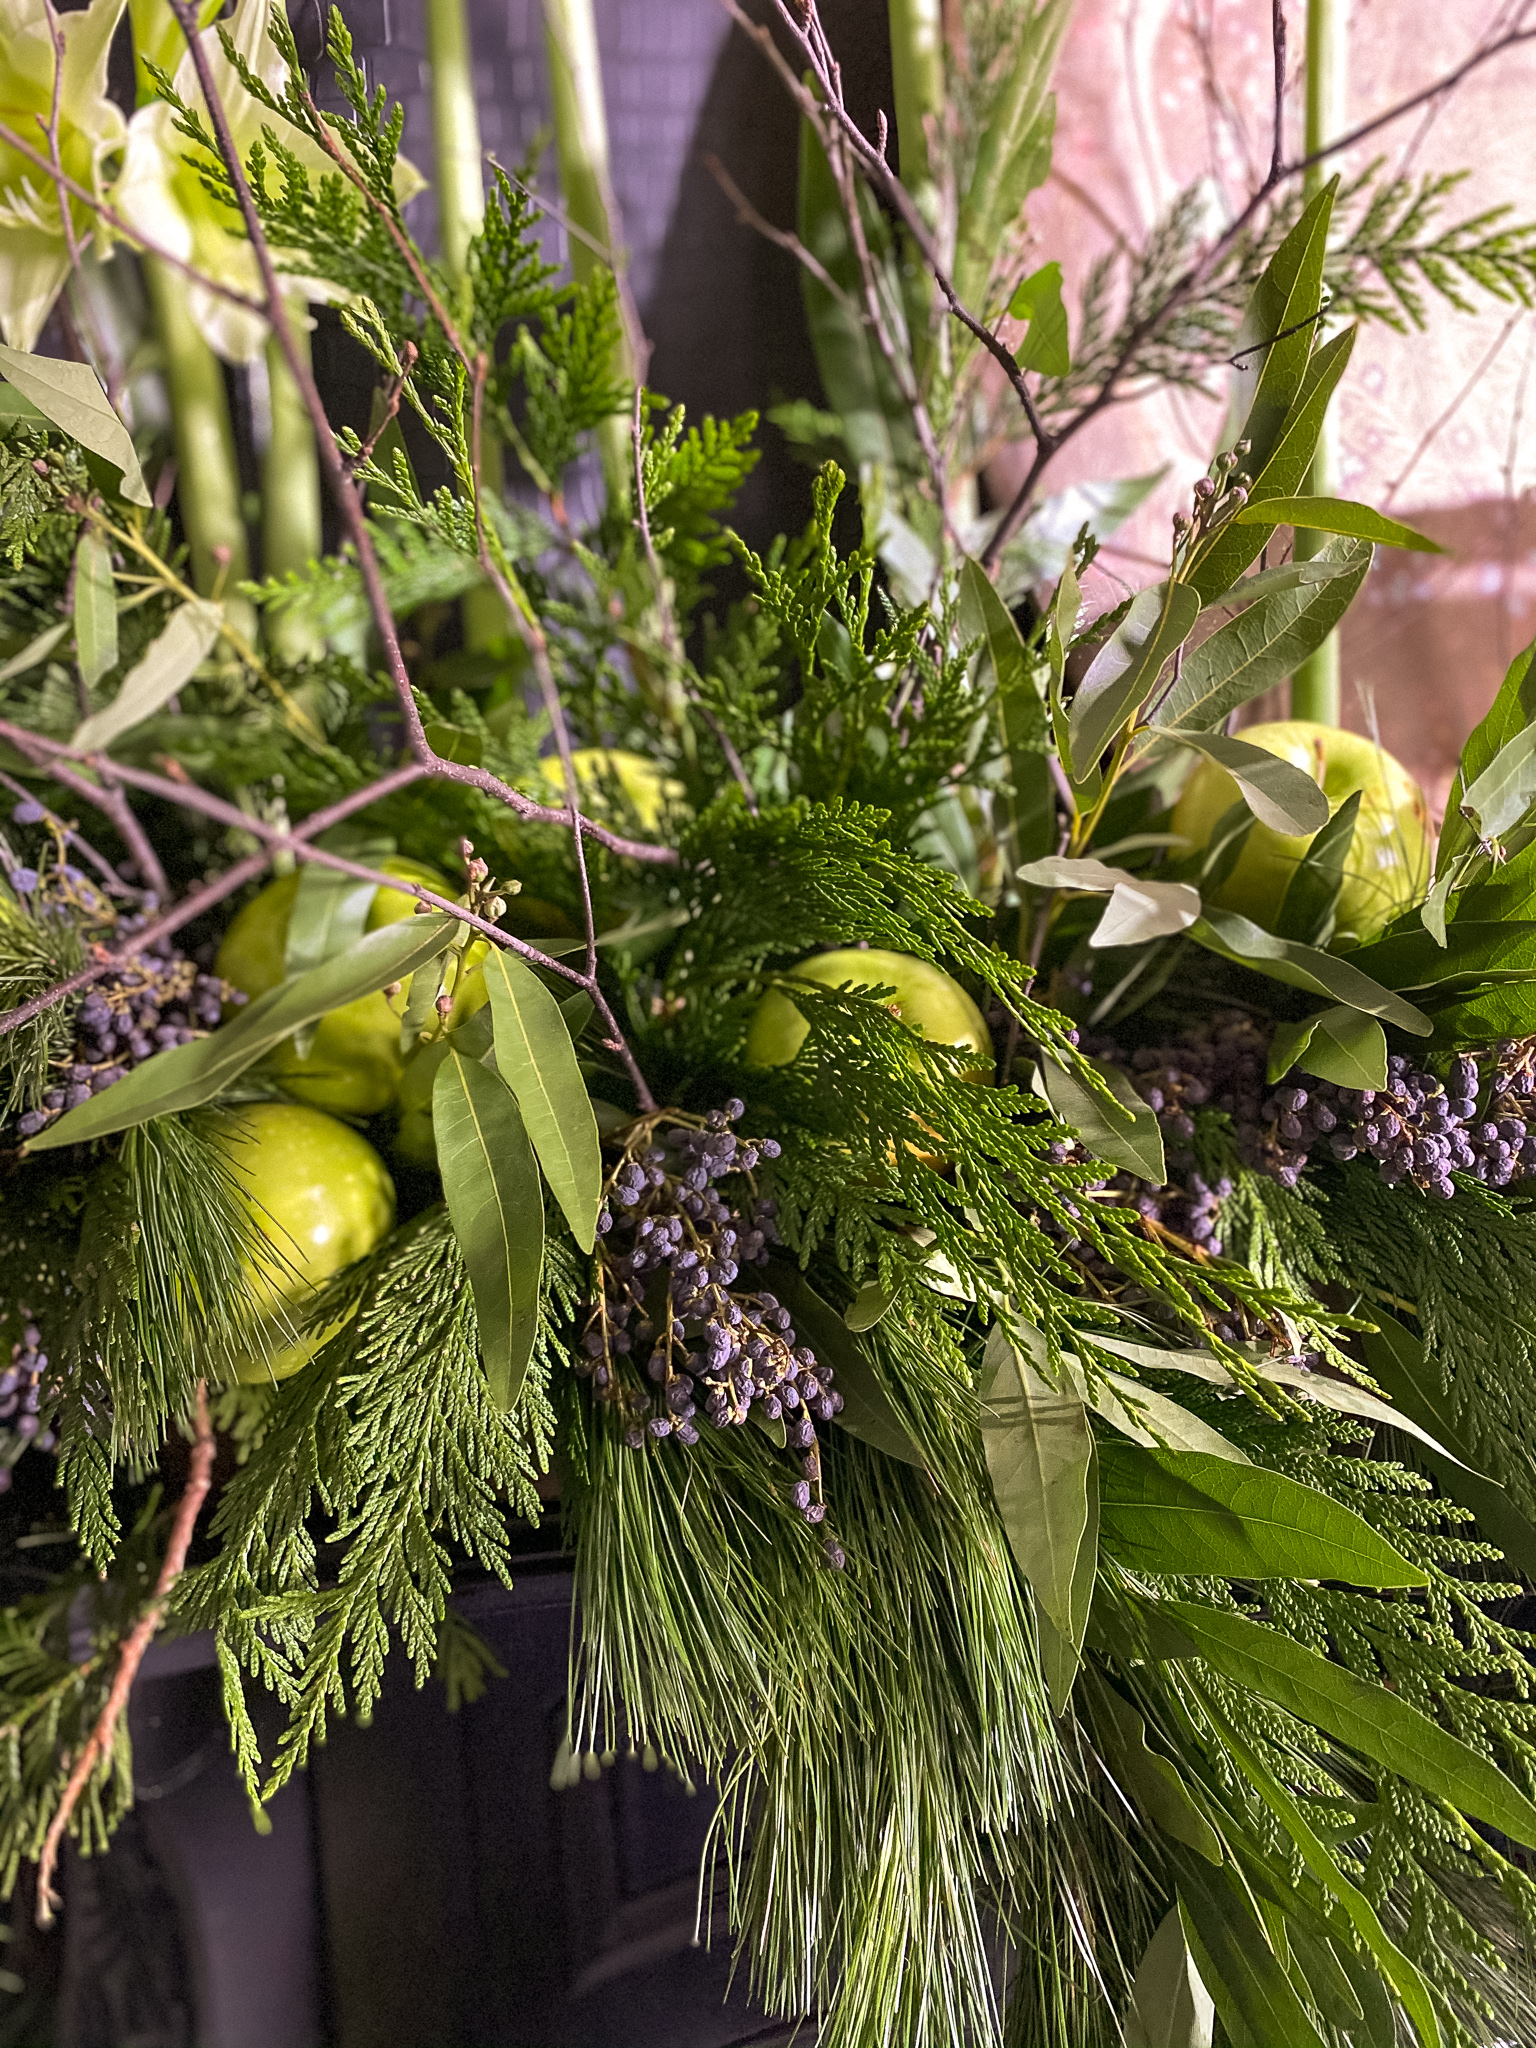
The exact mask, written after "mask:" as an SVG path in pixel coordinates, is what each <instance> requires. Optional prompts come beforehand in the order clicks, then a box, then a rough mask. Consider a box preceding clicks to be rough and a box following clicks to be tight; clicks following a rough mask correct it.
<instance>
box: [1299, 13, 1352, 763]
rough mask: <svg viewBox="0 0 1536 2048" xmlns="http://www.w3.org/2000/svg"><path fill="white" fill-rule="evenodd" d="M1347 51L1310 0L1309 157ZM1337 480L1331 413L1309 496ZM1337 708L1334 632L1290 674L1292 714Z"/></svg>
mask: <svg viewBox="0 0 1536 2048" xmlns="http://www.w3.org/2000/svg"><path fill="white" fill-rule="evenodd" d="M1345 49H1346V43H1345V21H1344V0H1307V142H1306V151H1307V155H1308V156H1310V155H1311V154H1312V152H1313V151H1314V150H1316V149H1321V148H1322V147H1323V145H1324V144H1325V143H1327V142H1329V141H1331V140H1332V138H1333V137H1334V136H1336V135H1339V134H1342V133H1343V130H1344V125H1345V113H1344V79H1345V72H1344V56H1345ZM1329 175H1330V166H1328V165H1327V164H1314V165H1313V166H1312V168H1311V170H1309V171H1308V172H1307V173H1306V196H1307V198H1308V199H1311V198H1312V197H1313V195H1314V194H1315V193H1317V192H1319V191H1321V189H1322V186H1323V183H1324V180H1325V179H1326V178H1327V177H1328V176H1329ZM1338 481H1339V479H1338V431H1337V428H1336V426H1335V423H1334V420H1333V418H1332V416H1331V414H1330V415H1329V416H1326V417H1325V418H1324V420H1323V425H1322V431H1321V432H1320V433H1319V435H1318V437H1317V450H1316V453H1315V454H1314V455H1313V457H1312V467H1311V470H1310V472H1309V473H1308V477H1307V483H1306V491H1307V495H1308V496H1309V497H1316V498H1322V497H1327V496H1329V495H1330V494H1331V493H1332V492H1333V491H1335V490H1337V489H1338ZM1325 538H1326V536H1325V535H1323V534H1320V533H1306V532H1300V533H1298V534H1297V535H1296V553H1297V555H1298V556H1303V557H1304V556H1309V555H1314V554H1316V553H1317V550H1318V548H1319V547H1320V546H1321V545H1322V542H1323V540H1324V539H1325ZM1339 708H1340V688H1339V636H1338V633H1337V631H1335V632H1332V633H1330V634H1329V636H1328V638H1327V639H1326V640H1325V641H1324V642H1323V644H1322V646H1321V647H1319V648H1318V649H1317V651H1316V653H1315V654H1310V655H1308V657H1307V659H1306V660H1305V661H1304V662H1303V663H1302V664H1301V666H1300V668H1298V669H1297V671H1296V673H1295V675H1294V676H1293V677H1292V678H1291V716H1292V717H1293V718H1315V719H1316V720H1317V721H1318V722H1319V724H1322V725H1337V724H1338V722H1339Z"/></svg>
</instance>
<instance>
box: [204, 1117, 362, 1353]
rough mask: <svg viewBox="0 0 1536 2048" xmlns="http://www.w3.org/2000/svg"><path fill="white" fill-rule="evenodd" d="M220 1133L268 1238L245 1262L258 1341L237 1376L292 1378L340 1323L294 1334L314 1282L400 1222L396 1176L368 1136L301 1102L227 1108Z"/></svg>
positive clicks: (247, 1200) (338, 1268)
mask: <svg viewBox="0 0 1536 2048" xmlns="http://www.w3.org/2000/svg"><path fill="white" fill-rule="evenodd" d="M216 1142H217V1143H218V1145H219V1146H220V1149H221V1150H222V1151H223V1152H224V1154H225V1156H226V1158H227V1159H228V1161H229V1165H230V1170H231V1172H232V1174H233V1176H234V1180H235V1184H236V1187H237V1189H238V1191H239V1195H240V1199H241V1201H242V1202H243V1203H244V1204H245V1207H246V1209H247V1211H248V1212H249V1214H250V1216H251V1217H252V1219H253V1221H254V1222H255V1223H256V1225H257V1227H258V1229H259V1230H260V1231H261V1233H262V1235H263V1237H265V1238H266V1239H267V1241H268V1243H269V1244H270V1245H271V1247H272V1254H271V1256H270V1257H269V1258H266V1259H262V1260H260V1261H254V1260H253V1261H252V1262H251V1263H250V1265H249V1267H248V1270H247V1287H248V1289H249V1292H250V1298H251V1312H252V1317H253V1321H254V1324H255V1330H256V1341H255V1343H254V1344H253V1347H252V1350H251V1354H250V1356H249V1357H248V1358H246V1359H245V1360H243V1361H242V1363H241V1364H240V1365H239V1366H238V1367H237V1369H236V1377H237V1378H238V1379H240V1380H241V1381H242V1382H244V1383H245V1384H246V1385H261V1384H264V1383H266V1382H268V1381H271V1380H283V1379H287V1378H288V1377H289V1376H290V1374H292V1373H296V1372H298V1371H299V1369H300V1368H301V1367H302V1366H305V1365H307V1364H308V1363H309V1361H310V1359H311V1358H313V1356H314V1354H315V1353H316V1351H318V1350H319V1348H320V1346H321V1345H322V1344H323V1343H324V1342H325V1341H326V1339H327V1338H328V1337H331V1336H332V1335H334V1334H335V1331H336V1330H337V1329H339V1328H340V1327H341V1326H340V1324H339V1323H336V1324H332V1325H331V1326H330V1327H329V1328H328V1329H322V1330H316V1331H310V1332H307V1333H306V1334H305V1335H303V1336H295V1335H294V1326H295V1323H296V1321H297V1319H298V1316H299V1315H301V1314H302V1312H303V1309H304V1307H305V1305H306V1303H307V1302H308V1301H309V1300H310V1299H311V1298H312V1297H313V1295H314V1293H315V1291H316V1289H317V1288H319V1287H320V1286H321V1284H322V1283H323V1282H324V1281H326V1280H329V1279H330V1278H331V1276H332V1275H333V1274H335V1273H339V1272H340V1271H341V1270H342V1268H343V1267H345V1266H350V1265H352V1264H353V1263H354V1261H356V1260H358V1259H360V1258H362V1257H364V1256H365V1254H366V1253H368V1252H371V1251H372V1250H373V1248H374V1246H375V1245H376V1244H378V1242H379V1241H380V1239H381V1238H383V1237H385V1236H387V1235H388V1233H389V1232H390V1231H391V1230H392V1229H393V1228H394V1223H395V1186H394V1182H393V1181H392V1180H391V1179H390V1177H389V1174H388V1172H387V1171H386V1169H385V1165H384V1162H383V1160H382V1159H381V1158H380V1157H379V1155H378V1153H377V1152H375V1151H374V1149H373V1147H372V1146H371V1145H370V1144H369V1143H368V1140H367V1139H366V1138H364V1137H362V1136H360V1135H359V1133H358V1132H356V1131H354V1130H353V1129H351V1127H350V1126H349V1125H347V1124H344V1123H340V1122H338V1120H337V1119H336V1118H335V1117H333V1116H327V1115H325V1113H324V1112H323V1111H322V1110H318V1109H309V1108H306V1107H305V1106H304V1105H303V1104H301V1103H295V1102H257V1103H251V1104H250V1105H248V1106H247V1107H244V1108H241V1109H238V1110H231V1111H230V1112H229V1113H228V1114H227V1115H226V1116H223V1117H221V1118H220V1121H219V1127H218V1131H217V1139H216Z"/></svg>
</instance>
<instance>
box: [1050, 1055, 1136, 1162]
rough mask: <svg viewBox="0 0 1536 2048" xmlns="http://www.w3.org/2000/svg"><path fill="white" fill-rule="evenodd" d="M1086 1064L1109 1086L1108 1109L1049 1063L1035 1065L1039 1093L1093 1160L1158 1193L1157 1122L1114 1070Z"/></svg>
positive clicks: (1095, 1095) (1080, 1083)
mask: <svg viewBox="0 0 1536 2048" xmlns="http://www.w3.org/2000/svg"><path fill="white" fill-rule="evenodd" d="M1089 1064H1090V1065H1091V1066H1093V1067H1094V1068H1095V1069H1096V1070H1097V1072H1098V1073H1099V1074H1100V1076H1101V1077H1102V1078H1103V1080H1104V1081H1105V1083H1106V1084H1107V1085H1108V1087H1109V1089H1110V1092H1111V1093H1112V1094H1113V1096H1114V1098H1115V1099H1114V1101H1113V1102H1112V1103H1109V1102H1105V1101H1104V1099H1103V1097H1102V1096H1101V1095H1099V1094H1098V1093H1097V1092H1096V1090H1094V1089H1093V1088H1091V1087H1089V1086H1088V1084H1087V1083H1086V1082H1084V1081H1081V1080H1079V1079H1078V1077H1077V1075H1076V1074H1073V1073H1069V1072H1068V1071H1067V1069H1066V1068H1065V1067H1062V1066H1058V1065H1057V1064H1056V1062H1055V1061H1054V1060H1052V1059H1049V1058H1042V1060H1041V1062H1040V1068H1039V1072H1040V1088H1041V1093H1042V1094H1043V1095H1044V1096H1045V1099H1046V1101H1047V1102H1049V1103H1050V1105H1051V1108H1052V1109H1053V1110H1054V1111H1055V1113H1056V1115H1057V1116H1058V1117H1059V1118H1060V1120H1061V1122H1062V1123H1064V1124H1068V1125H1070V1126H1071V1128H1072V1129H1073V1130H1074V1131H1076V1132H1077V1134H1078V1136H1079V1137H1080V1138H1081V1139H1082V1141H1083V1143H1084V1144H1085V1145H1086V1146H1087V1147H1088V1149H1089V1151H1090V1152H1092V1153H1093V1154H1094V1155H1095V1156H1096V1157H1097V1158H1099V1159H1102V1160H1104V1161H1105V1162H1106V1163H1107V1164H1108V1165H1110V1166H1118V1167H1121V1168H1122V1169H1123V1170H1124V1171H1125V1172H1126V1173H1134V1174H1135V1175H1136V1176H1137V1177H1138V1178H1139V1179H1141V1180H1145V1181H1150V1182H1151V1184H1152V1186H1153V1187H1161V1186H1162V1185H1163V1182H1164V1181H1165V1180H1166V1179H1167V1177H1168V1171H1167V1165H1166V1163H1165V1161H1164V1157H1163V1134H1162V1130H1161V1129H1160V1127H1159V1125H1158V1121H1157V1118H1156V1117H1155V1116H1154V1115H1153V1113H1152V1111H1151V1110H1150V1109H1149V1108H1148V1107H1147V1105H1146V1103H1145V1102H1143V1101H1142V1099H1141V1097H1140V1096H1139V1095H1138V1094H1137V1093H1136V1090H1135V1089H1134V1088H1133V1087H1132V1086H1131V1084H1130V1082H1129V1081H1128V1080H1127V1078H1126V1077H1125V1075H1124V1074H1122V1073H1121V1072H1120V1071H1119V1069H1118V1068H1117V1067H1111V1066H1109V1065H1107V1064H1106V1063H1105V1062H1103V1061H1102V1060H1093V1061H1090V1062H1089Z"/></svg>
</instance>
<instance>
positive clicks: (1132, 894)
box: [1018, 854, 1200, 946]
mask: <svg viewBox="0 0 1536 2048" xmlns="http://www.w3.org/2000/svg"><path fill="white" fill-rule="evenodd" d="M1018 878H1019V880H1020V881H1021V882H1027V883H1029V885H1030V886H1031V887H1032V888H1036V889H1082V890H1085V891H1087V892H1088V893H1090V894H1093V893H1097V892H1098V891H1101V890H1105V889H1107V890H1109V891H1110V898H1109V902H1108V904H1107V905H1106V907H1105V911H1104V915H1103V917H1102V918H1100V920H1099V922H1098V924H1097V925H1096V926H1095V928H1094V931H1093V935H1092V937H1091V938H1090V939H1089V941H1088V943H1089V945H1090V946H1137V945H1141V944H1142V943H1143V942H1144V941H1146V940H1147V939H1161V938H1167V937H1169V936H1171V935H1172V934H1173V933H1175V932H1182V931H1187V930H1188V929H1189V927H1190V926H1191V925H1192V924H1193V923H1194V921H1195V919H1196V918H1197V917H1198V916H1199V915H1200V891H1199V890H1198V889H1192V888H1191V887H1190V885H1189V884H1188V883H1187V882H1153V881H1149V880H1147V878H1146V877H1145V876H1144V875H1133V874H1131V873H1130V871H1129V870H1128V869H1126V868H1113V867H1109V866H1107V865H1106V864H1105V862H1103V861H1101V860H1067V859H1065V858H1064V857H1063V856H1061V855H1059V854H1047V855H1046V856H1045V857H1044V859H1042V860H1034V861H1030V862H1028V863H1027V865H1025V866H1024V867H1021V868H1020V869H1019V870H1018Z"/></svg>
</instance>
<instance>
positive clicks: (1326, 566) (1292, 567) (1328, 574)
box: [1206, 555, 1347, 612]
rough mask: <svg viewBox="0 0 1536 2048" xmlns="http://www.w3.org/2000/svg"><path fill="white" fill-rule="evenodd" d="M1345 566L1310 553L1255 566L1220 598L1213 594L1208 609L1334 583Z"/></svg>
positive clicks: (1223, 607)
mask: <svg viewBox="0 0 1536 2048" xmlns="http://www.w3.org/2000/svg"><path fill="white" fill-rule="evenodd" d="M1346 566H1347V565H1346V564H1345V563H1344V562H1340V561H1336V560H1330V559H1329V558H1328V557H1327V556H1325V555H1309V556H1308V557H1307V558H1306V559H1305V560H1304V561H1300V562H1281V563H1280V564H1279V566H1278V567H1276V568H1273V569H1255V570H1254V572H1253V574H1252V575H1251V576H1240V577H1239V578H1238V580H1237V581H1236V583H1234V584H1233V586H1232V588H1231V589H1230V590H1224V591H1223V592H1222V593H1221V595H1220V597H1213V598H1212V599H1211V600H1210V602H1209V604H1207V606H1206V610H1207V611H1212V612H1214V611H1226V610H1228V609H1235V608H1236V607H1237V606H1238V605H1247V604H1257V603H1258V601H1259V599H1260V598H1261V597H1273V596H1275V595H1276V594H1277V593H1279V592H1282V591H1289V590H1305V589H1308V588H1309V587H1311V586H1312V585H1314V584H1318V583H1331V582H1332V581H1333V579H1334V577H1335V576H1341V575H1343V573H1344V571H1345V568H1346Z"/></svg>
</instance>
